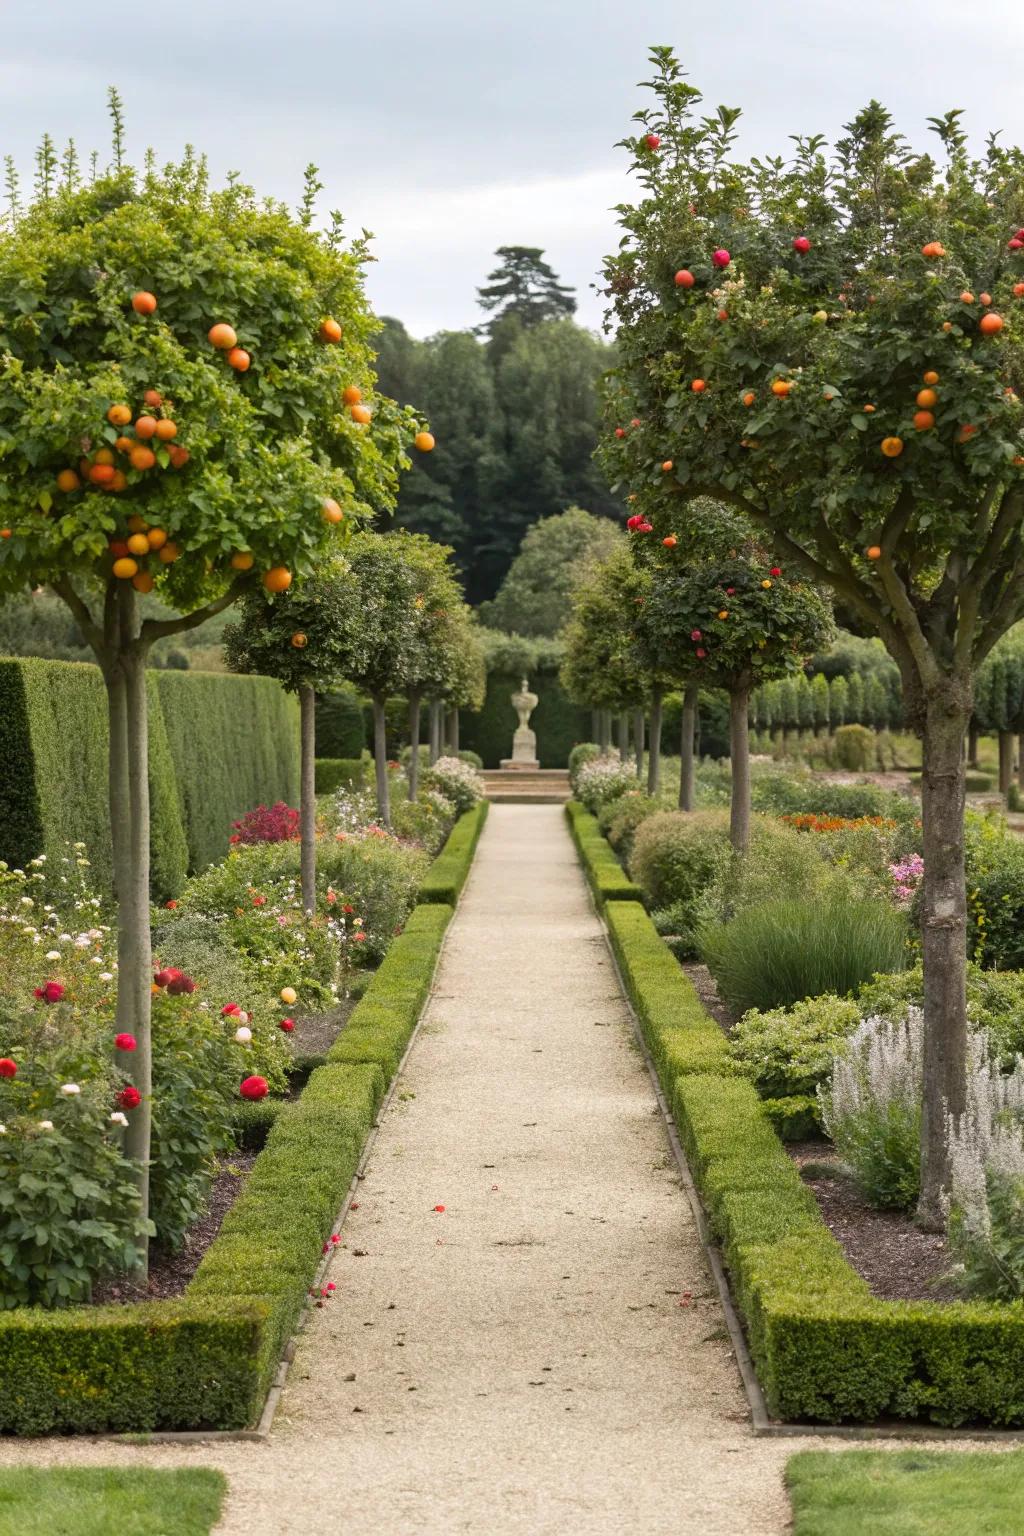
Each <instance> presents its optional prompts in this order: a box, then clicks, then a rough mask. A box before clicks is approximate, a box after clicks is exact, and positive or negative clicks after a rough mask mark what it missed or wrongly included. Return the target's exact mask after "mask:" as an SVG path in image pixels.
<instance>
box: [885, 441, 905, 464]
mask: <svg viewBox="0 0 1024 1536" xmlns="http://www.w3.org/2000/svg"><path fill="white" fill-rule="evenodd" d="M882 452H883V453H884V454H885V456H886V458H887V459H898V458H899V456H900V454H901V453H902V452H903V439H902V437H883V438H882Z"/></svg>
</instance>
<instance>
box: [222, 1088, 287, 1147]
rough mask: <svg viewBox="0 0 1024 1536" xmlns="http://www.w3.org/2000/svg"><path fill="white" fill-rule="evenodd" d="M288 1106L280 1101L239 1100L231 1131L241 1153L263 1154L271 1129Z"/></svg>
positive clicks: (233, 1115)
mask: <svg viewBox="0 0 1024 1536" xmlns="http://www.w3.org/2000/svg"><path fill="white" fill-rule="evenodd" d="M286 1110H287V1105H286V1104H284V1103H283V1102H282V1101H281V1100H280V1099H269V1098H268V1099H239V1101H238V1103H237V1104H236V1105H235V1107H234V1110H233V1112H232V1115H231V1130H232V1134H233V1135H234V1138H235V1145H236V1146H237V1147H238V1150H239V1151H240V1152H262V1151H263V1148H264V1147H265V1146H266V1144H267V1137H268V1136H269V1134H270V1127H271V1126H272V1125H273V1124H274V1121H275V1120H276V1119H277V1118H278V1116H279V1115H280V1114H282V1113H283V1112H285V1111H286Z"/></svg>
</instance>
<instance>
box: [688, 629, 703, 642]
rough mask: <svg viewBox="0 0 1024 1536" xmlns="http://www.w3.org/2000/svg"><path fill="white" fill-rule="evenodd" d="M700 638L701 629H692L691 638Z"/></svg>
mask: <svg viewBox="0 0 1024 1536" xmlns="http://www.w3.org/2000/svg"><path fill="white" fill-rule="evenodd" d="M700 638H701V633H700V630H699V629H691V630H690V639H691V640H699V639H700Z"/></svg>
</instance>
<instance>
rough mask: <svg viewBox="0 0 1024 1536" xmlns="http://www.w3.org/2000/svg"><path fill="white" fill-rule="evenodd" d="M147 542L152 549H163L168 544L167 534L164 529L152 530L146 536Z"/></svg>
mask: <svg viewBox="0 0 1024 1536" xmlns="http://www.w3.org/2000/svg"><path fill="white" fill-rule="evenodd" d="M146 542H147V544H148V545H149V547H150V549H163V547H164V545H165V544H166V543H167V534H166V533H165V532H164V530H163V529H162V528H151V529H150V530H149V533H148V534H147V535H146Z"/></svg>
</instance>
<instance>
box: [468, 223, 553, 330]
mask: <svg viewBox="0 0 1024 1536" xmlns="http://www.w3.org/2000/svg"><path fill="white" fill-rule="evenodd" d="M494 254H495V256H497V257H498V258H499V265H498V266H497V267H495V269H494V271H493V272H490V273H488V275H487V283H486V285H485V286H484V287H482V288H478V289H477V302H478V303H479V305H480V308H481V309H483V310H486V311H487V313H488V314H490V316H491V319H490V320H488V321H487V322H486V324H484V325H482V326H480V330H482V331H484V332H486V334H487V335H489V336H493V335H494V333H495V329H496V327H497V326H498V325H499V324H500V323H501V322H502V321H503V320H508V319H509V318H514V319H515V320H517V321H518V322H519V324H520V325H523V326H531V325H539V324H540V322H541V321H543V320H561V319H565V318H567V317H568V316H569V315H572V314H574V313H575V311H576V300H575V298H574V297H573V290H572V288H570V287H569V286H568V285H566V284H564V283H560V282H559V281H558V277H557V275H556V273H555V272H554V270H553V268H552V267H551V266H550V265H549V263H548V262H546V261H545V260H544V252H543V251H542V250H541V249H540V248H539V247H538V246H533V245H499V247H498V249H497V250H496V251H495V253H494Z"/></svg>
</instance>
